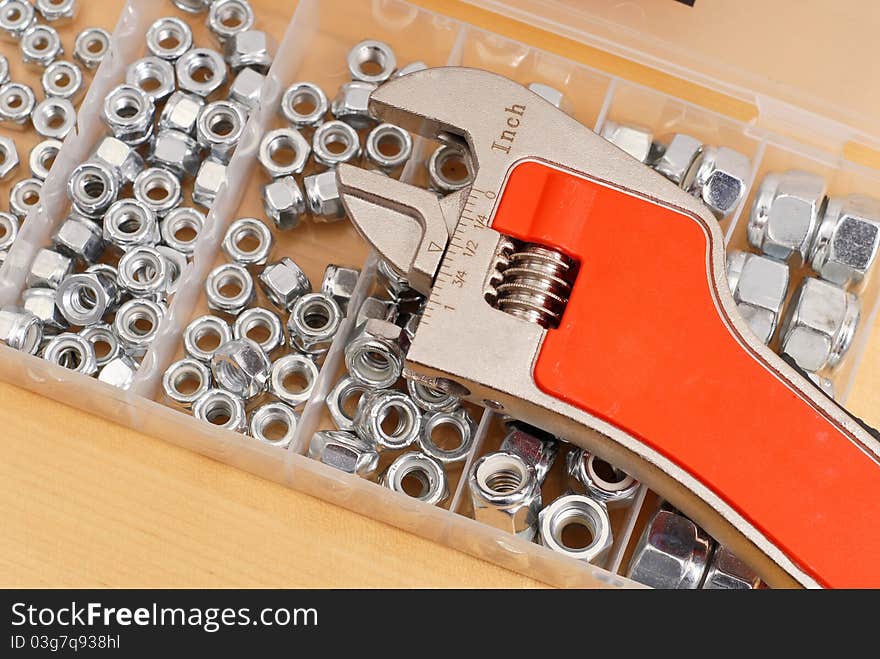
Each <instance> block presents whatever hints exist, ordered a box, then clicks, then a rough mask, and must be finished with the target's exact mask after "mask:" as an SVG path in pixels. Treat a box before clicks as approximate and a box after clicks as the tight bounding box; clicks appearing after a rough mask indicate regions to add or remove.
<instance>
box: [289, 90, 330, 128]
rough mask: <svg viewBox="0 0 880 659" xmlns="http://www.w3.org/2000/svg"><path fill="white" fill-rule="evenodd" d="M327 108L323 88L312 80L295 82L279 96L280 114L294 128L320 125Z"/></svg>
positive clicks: (328, 106) (327, 102)
mask: <svg viewBox="0 0 880 659" xmlns="http://www.w3.org/2000/svg"><path fill="white" fill-rule="evenodd" d="M329 109H330V103H329V101H328V100H327V95H326V94H324V90H323V89H321V88H320V87H319V86H318V85H316V84H314V83H312V82H295V83H293V84H292V85H291V86H290V87H288V88H287V89H285V90H284V94H283V95H282V96H281V115H282V116H283V117H284V118H285V119H287V121H289V122H290V123H291V125H292V126H293V127H294V128H308V127H316V126H320V125H321V124H322V123H323V122H324V116H325V115H326V114H327V111H328V110H329Z"/></svg>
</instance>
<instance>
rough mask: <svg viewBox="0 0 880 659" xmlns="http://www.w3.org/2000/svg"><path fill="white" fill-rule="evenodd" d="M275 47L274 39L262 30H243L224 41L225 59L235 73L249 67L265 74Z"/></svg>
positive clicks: (270, 63) (270, 64)
mask: <svg viewBox="0 0 880 659" xmlns="http://www.w3.org/2000/svg"><path fill="white" fill-rule="evenodd" d="M275 49H276V45H275V40H274V39H273V38H272V37H271V36H270V35H268V34H266V33H265V32H263V31H262V30H243V31H241V32H236V33H235V34H234V35H233V36H232V37H231V38H230V39H228V40H227V41H226V43H225V55H226V61H227V62H228V63H229V68H230V69H232V70H233V71H234V72H236V73H237V72H239V71H241V70H242V69H245V68H250V69H252V70H254V71H257V72H259V73H262V74H265V73H266V72H267V71H268V70H269V67H270V66H272V58H273V57H274V55H275Z"/></svg>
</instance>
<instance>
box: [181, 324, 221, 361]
mask: <svg viewBox="0 0 880 659" xmlns="http://www.w3.org/2000/svg"><path fill="white" fill-rule="evenodd" d="M229 341H232V328H231V327H230V326H229V323H227V322H226V321H225V320H223V319H222V318H219V317H218V316H212V315H210V314H208V315H204V316H199V317H198V318H196V319H194V320H193V321H192V322H190V324H189V325H187V326H186V329H184V330H183V350H184V352H186V354H187V355H189V356H190V357H192V358H193V359H197V360H199V361H200V362H204V363H206V364H207V363H210V361H211V357H213V356H214V352H215V351H216V350H217V348H219V347H220V346H222V345H224V344H225V343H227V342H229Z"/></svg>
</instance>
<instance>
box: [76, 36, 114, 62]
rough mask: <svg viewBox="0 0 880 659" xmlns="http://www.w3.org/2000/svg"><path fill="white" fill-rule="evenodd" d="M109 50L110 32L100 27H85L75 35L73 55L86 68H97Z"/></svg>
mask: <svg viewBox="0 0 880 659" xmlns="http://www.w3.org/2000/svg"><path fill="white" fill-rule="evenodd" d="M109 51H110V33H109V32H107V30H105V29H103V28H100V27H87V28H86V29H85V30H83V31H82V32H80V33H79V34H78V35H76V41H75V42H74V44H73V57H74V58H75V59H76V60H77V61H78V62H79V63H80V64H82V65H83V66H84V67H86V68H87V69H97V68H98V65H99V64H101V62H102V61H104V57H105V56H106V55H107V53H108V52H109Z"/></svg>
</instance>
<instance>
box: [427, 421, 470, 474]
mask: <svg viewBox="0 0 880 659" xmlns="http://www.w3.org/2000/svg"><path fill="white" fill-rule="evenodd" d="M443 427H447V428H452V429H453V432H454V434H455V435H456V439H455V440H453V441H452V442H445V441H444V442H443V443H441V442H438V440H437V437H436V435H435V433H437V430H438V429H439V428H443ZM475 433H476V426H475V424H474V421H473V419H471V417H470V415H469V414H468V413H467V410H465V409H464V408H459V409H457V410H455V411H454V412H433V413H430V414H426V415H425V417H424V419H422V429H421V432H420V433H419V448H421V449H422V451H423V452H424V453H425V454H426V455H429V456H431V457H432V458H434V459H435V460H439V461H440V462H442V463H443V464H453V463H456V462H462V461H464V460H465V459H467V457H468V455H469V454H470V452H471V448H472V447H473V445H474V435H475Z"/></svg>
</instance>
